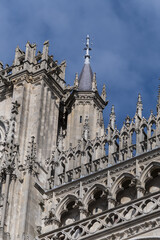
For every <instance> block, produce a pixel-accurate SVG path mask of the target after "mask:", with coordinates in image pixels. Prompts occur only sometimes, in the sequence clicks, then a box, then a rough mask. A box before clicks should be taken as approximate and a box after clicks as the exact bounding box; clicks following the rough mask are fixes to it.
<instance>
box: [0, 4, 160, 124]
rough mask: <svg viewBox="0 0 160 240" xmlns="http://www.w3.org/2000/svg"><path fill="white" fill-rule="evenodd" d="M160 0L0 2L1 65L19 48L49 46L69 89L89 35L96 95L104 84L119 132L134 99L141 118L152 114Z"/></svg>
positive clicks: (158, 68)
mask: <svg viewBox="0 0 160 240" xmlns="http://www.w3.org/2000/svg"><path fill="white" fill-rule="evenodd" d="M159 25H160V0H27V1H23V0H7V1H6V0H1V1H0V60H1V61H2V62H3V63H4V64H6V63H8V64H9V65H11V64H12V61H13V58H14V51H15V48H16V46H17V45H19V46H20V48H21V49H23V50H25V44H26V42H27V41H30V42H31V43H37V49H38V50H42V46H43V42H44V41H45V40H49V41H50V54H53V55H54V59H57V60H58V61H59V62H61V61H62V60H63V59H66V61H67V72H66V81H67V83H69V84H70V85H72V84H73V81H74V77H75V73H76V72H78V73H80V72H81V69H82V66H83V62H84V58H83V56H84V51H83V48H84V45H83V42H84V41H85V37H86V35H87V34H89V35H90V37H91V39H92V42H93V46H92V52H91V55H92V58H91V66H92V70H93V72H96V74H97V83H98V89H99V91H100V92H101V90H102V85H103V83H105V84H106V89H107V98H108V100H109V104H108V106H107V107H106V110H105V112H104V117H105V123H106V126H107V124H108V118H109V113H110V109H111V106H112V104H113V105H115V109H116V117H117V125H118V127H119V128H120V127H121V126H122V124H123V121H124V119H125V117H126V115H127V114H129V116H130V117H133V116H134V114H135V111H136V102H137V96H138V93H141V95H142V100H143V104H144V110H143V112H144V116H145V117H148V116H149V114H150V110H151V109H153V111H154V113H156V101H157V91H158V85H159V77H160V27H159Z"/></svg>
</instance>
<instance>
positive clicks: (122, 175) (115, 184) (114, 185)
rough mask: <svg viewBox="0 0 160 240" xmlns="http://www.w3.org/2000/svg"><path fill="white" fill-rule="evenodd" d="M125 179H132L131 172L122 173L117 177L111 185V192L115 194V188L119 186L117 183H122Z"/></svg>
mask: <svg viewBox="0 0 160 240" xmlns="http://www.w3.org/2000/svg"><path fill="white" fill-rule="evenodd" d="M127 179H131V180H132V179H134V176H133V175H132V174H131V173H122V174H121V175H120V176H119V177H118V178H117V179H116V181H115V182H114V183H113V185H112V187H111V194H112V195H115V194H116V193H117V190H118V189H117V188H118V186H119V184H121V183H123V182H124V181H126V180H127Z"/></svg>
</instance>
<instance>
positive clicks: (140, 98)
mask: <svg viewBox="0 0 160 240" xmlns="http://www.w3.org/2000/svg"><path fill="white" fill-rule="evenodd" d="M138 103H142V97H141V94H140V93H139V94H138Z"/></svg>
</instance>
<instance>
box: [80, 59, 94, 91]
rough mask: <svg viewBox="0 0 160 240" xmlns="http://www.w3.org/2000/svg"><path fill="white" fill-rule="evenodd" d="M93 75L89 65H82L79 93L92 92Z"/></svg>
mask: <svg viewBox="0 0 160 240" xmlns="http://www.w3.org/2000/svg"><path fill="white" fill-rule="evenodd" d="M92 79H93V73H92V69H91V66H90V64H89V63H88V64H86V63H85V64H84V66H83V68H82V71H81V74H80V77H79V87H78V90H79V91H91V90H92Z"/></svg>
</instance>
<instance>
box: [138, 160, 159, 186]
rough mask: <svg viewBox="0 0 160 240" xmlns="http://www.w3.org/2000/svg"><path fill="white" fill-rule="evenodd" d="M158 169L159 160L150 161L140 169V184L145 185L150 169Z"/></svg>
mask: <svg viewBox="0 0 160 240" xmlns="http://www.w3.org/2000/svg"><path fill="white" fill-rule="evenodd" d="M155 169H160V162H156V161H154V162H151V163H149V164H148V165H147V166H146V168H145V169H144V170H143V171H142V173H141V176H140V182H141V183H142V186H143V187H145V184H146V182H147V180H148V178H149V175H150V173H151V171H152V170H155Z"/></svg>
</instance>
